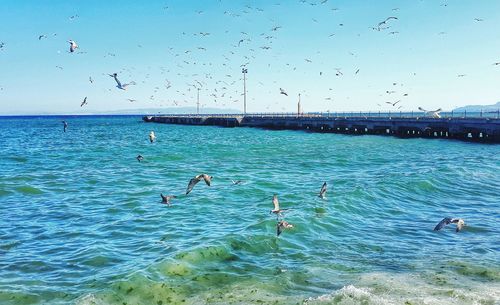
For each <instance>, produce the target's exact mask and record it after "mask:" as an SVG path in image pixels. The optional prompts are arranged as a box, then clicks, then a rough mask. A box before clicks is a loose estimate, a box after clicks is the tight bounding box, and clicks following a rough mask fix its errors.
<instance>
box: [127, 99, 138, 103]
mask: <svg viewBox="0 0 500 305" xmlns="http://www.w3.org/2000/svg"><path fill="white" fill-rule="evenodd" d="M127 101H129V102H131V103H133V102H135V101H137V100H134V99H131V98H128V99H127Z"/></svg>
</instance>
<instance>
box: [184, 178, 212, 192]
mask: <svg viewBox="0 0 500 305" xmlns="http://www.w3.org/2000/svg"><path fill="white" fill-rule="evenodd" d="M212 178H213V177H212V176H209V175H207V174H200V175H198V176H196V177H194V178H193V179H191V180H189V184H188V186H187V189H186V195H187V194H189V193H190V192H191V191H192V190H193V187H194V186H195V185H196V184H198V182H200V181H201V180H205V183H206V184H207V185H208V186H210V182H211V181H212Z"/></svg>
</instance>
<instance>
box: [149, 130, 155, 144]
mask: <svg viewBox="0 0 500 305" xmlns="http://www.w3.org/2000/svg"><path fill="white" fill-rule="evenodd" d="M155 139H156V136H155V133H154V131H151V132H150V133H149V141H150V142H151V143H153V142H154V141H155Z"/></svg>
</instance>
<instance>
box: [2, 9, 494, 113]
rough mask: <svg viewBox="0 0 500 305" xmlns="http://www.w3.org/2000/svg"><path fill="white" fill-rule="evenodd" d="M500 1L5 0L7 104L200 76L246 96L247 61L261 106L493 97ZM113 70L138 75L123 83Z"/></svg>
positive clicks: (155, 87)
mask: <svg viewBox="0 0 500 305" xmlns="http://www.w3.org/2000/svg"><path fill="white" fill-rule="evenodd" d="M323 2H324V3H323ZM499 11H500V1H493V0H491V1H484V0H483V1H472V0H461V1H451V0H450V1H436V0H422V1H417V0H415V1H410V0H406V1H348V0H342V1H334V0H328V1H326V2H325V1H321V0H320V1H316V0H307V1H299V0H289V1H285V0H274V1H265V0H263V1H239V0H205V1H186V0H184V1H182V0H178V1H177V0H176V1H173V0H171V1H168V0H167V1H165V0H164V1H126V0H124V1H99V0H89V1H67V0H65V1H61V0H51V1H49V0H37V1H35V0H22V1H21V0H2V6H1V8H0V23H1V31H0V42H3V43H4V45H3V47H2V48H1V49H0V67H1V68H0V113H1V114H12V113H76V112H83V113H85V112H88V113H92V112H96V111H113V110H118V109H132V108H166V107H168V108H171V107H189V106H195V102H196V89H195V88H196V87H200V88H201V91H200V92H201V94H200V96H201V103H202V105H203V107H212V108H213V107H218V108H228V109H240V110H241V109H242V107H243V98H242V96H241V94H242V92H243V84H242V74H241V65H242V64H245V63H248V64H247V68H248V71H249V73H248V74H247V90H248V106H247V109H248V111H250V112H263V111H295V109H296V103H297V96H298V94H299V93H301V96H302V104H303V108H304V110H305V111H326V110H330V111H345V110H354V111H359V110H373V111H376V110H395V111H396V110H397V111H399V110H403V111H408V110H416V109H417V107H419V106H421V107H424V108H429V109H434V108H439V107H441V108H444V109H452V108H454V107H456V106H462V105H466V104H493V103H496V102H497V101H499V100H500V94H499V90H498V88H499V83H500V65H494V63H495V62H500V40H499V39H497V38H498V37H499V32H500V19H499V18H498V12H499ZM72 16H74V18H71V17H72ZM389 16H394V17H397V18H398V19H397V20H394V19H391V20H389V21H388V22H387V25H388V26H390V27H389V28H388V29H385V30H381V31H377V30H373V29H372V27H377V24H378V23H379V22H381V21H383V20H385V19H386V18H387V17H389ZM476 18H478V19H480V21H477V20H475V19H476ZM275 27H279V28H278V29H277V30H276V31H273V30H272V29H273V28H275ZM200 33H209V35H205V36H203V35H201V34H200ZM39 35H46V36H47V37H46V38H42V39H41V40H39V39H38V36H39ZM69 39H73V40H75V41H76V42H77V43H78V45H79V47H80V48H79V49H77V51H76V52H75V53H69V43H68V42H67V41H68V40H69ZM240 40H243V42H241V43H239V41H240ZM238 43H239V46H238ZM267 48H269V49H267ZM306 60H308V61H306ZM309 61H310V62H309ZM336 69H339V70H336ZM358 69H359V72H358V73H357V74H355V72H356V71H357V70H358ZM339 71H340V72H339ZM114 72H117V73H118V78H119V79H120V80H121V81H122V83H127V82H130V81H135V82H136V83H137V84H136V85H135V86H130V87H129V88H128V90H126V91H123V90H119V89H118V88H116V87H115V85H116V84H115V82H114V80H113V79H112V78H111V77H109V76H108V75H107V74H110V73H114ZM337 74H338V75H337ZM459 75H464V76H459ZM89 77H92V79H93V81H94V82H93V83H90V82H89ZM168 84H170V87H169V86H168ZM200 84H201V85H200ZM167 87H168V88H167ZM280 88H283V89H284V90H285V91H286V92H287V93H288V97H287V96H285V95H282V94H280V90H279V89H280ZM84 97H87V100H88V105H85V106H84V107H80V103H81V101H82V100H83V98H84ZM127 99H133V100H135V101H133V102H130V101H128V100H127ZM398 100H401V102H399V103H398V104H397V106H396V107H394V106H392V105H389V104H387V103H386V102H396V101H398ZM399 107H401V108H399Z"/></svg>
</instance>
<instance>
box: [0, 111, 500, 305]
mask: <svg viewBox="0 0 500 305" xmlns="http://www.w3.org/2000/svg"><path fill="white" fill-rule="evenodd" d="M63 119H64V120H66V121H67V122H68V124H69V126H68V130H67V132H66V133H64V132H63V125H62V123H61V120H63ZM151 130H154V132H155V133H156V136H157V142H155V143H153V144H151V143H149V140H148V134H149V132H150V131H151ZM0 134H1V137H0V147H1V152H2V156H1V158H0V304H2V305H4V304H5V305H10V304H77V305H84V304H99V305H101V304H121V305H123V304H157V305H161V304H406V305H409V304H500V230H499V229H498V226H499V222H500V146H499V145H484V144H474V143H465V142H459V141H450V140H428V139H398V138H393V137H382V136H347V135H336V134H321V133H307V132H302V131H270V130H263V129H252V128H220V127H210V126H203V127H201V126H180V125H163V124H153V123H144V122H142V121H141V118H140V117H66V118H62V117H33V118H1V119H0ZM138 154H141V155H142V156H144V161H143V162H138V161H137V160H136V159H135V157H136V156H137V155H138ZM200 173H208V174H210V175H213V176H214V178H213V181H212V185H211V186H210V187H208V186H207V185H205V184H204V183H203V182H200V183H199V184H198V185H196V186H195V188H194V190H193V191H192V193H190V194H189V195H188V196H185V195H184V193H185V190H186V186H187V183H188V181H189V180H190V179H191V178H192V177H193V176H195V175H197V174H200ZM231 180H242V181H243V183H242V184H239V185H233V184H232V181H231ZM325 181H326V182H327V183H328V187H329V189H328V192H327V198H326V199H325V200H322V199H320V198H318V196H317V194H318V192H319V190H320V187H321V185H322V184H323V182H325ZM160 193H164V194H169V195H177V196H178V198H176V199H174V200H173V201H172V203H173V204H172V206H170V207H168V206H166V205H163V204H161V198H160ZM273 194H278V198H279V200H280V203H281V206H282V208H284V209H288V211H286V213H285V215H284V217H285V219H286V220H287V221H288V222H290V223H291V224H293V225H294V227H293V228H292V229H289V230H286V231H284V232H283V234H281V235H280V236H279V237H277V236H276V218H275V216H273V215H271V214H270V213H269V211H270V210H271V209H272V196H273ZM445 216H450V217H461V218H463V219H464V220H465V222H466V223H467V227H466V228H465V229H464V230H463V231H461V232H459V233H455V230H454V229H455V227H454V226H449V227H447V228H445V229H444V230H442V231H439V232H435V231H433V228H434V226H435V225H436V224H437V223H438V222H439V221H440V220H441V219H442V218H443V217H445Z"/></svg>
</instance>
